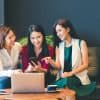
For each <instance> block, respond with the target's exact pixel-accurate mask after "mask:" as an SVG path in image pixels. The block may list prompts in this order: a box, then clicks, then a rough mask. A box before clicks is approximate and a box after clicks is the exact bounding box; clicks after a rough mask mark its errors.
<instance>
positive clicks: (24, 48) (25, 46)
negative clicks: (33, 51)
mask: <svg viewBox="0 0 100 100" xmlns="http://www.w3.org/2000/svg"><path fill="white" fill-rule="evenodd" d="M26 52H28V46H27V45H24V46H23V47H22V50H21V53H26Z"/></svg>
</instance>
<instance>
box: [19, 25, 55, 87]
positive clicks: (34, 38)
mask: <svg viewBox="0 0 100 100" xmlns="http://www.w3.org/2000/svg"><path fill="white" fill-rule="evenodd" d="M21 54H22V64H23V71H24V72H33V71H36V72H44V73H45V75H46V85H47V84H49V80H51V79H50V78H49V75H50V74H48V73H49V72H50V65H49V64H46V63H45V61H43V60H42V58H44V57H46V56H51V57H52V58H53V56H54V48H53V47H52V46H49V45H47V43H46V39H45V33H44V30H43V28H42V27H41V26H40V25H30V26H29V34H28V42H27V45H25V46H23V49H22V52H21ZM33 57H36V59H37V60H38V61H37V64H36V63H35V62H34V61H32V62H31V63H30V58H33ZM51 78H52V77H51ZM51 81H52V80H51Z"/></svg>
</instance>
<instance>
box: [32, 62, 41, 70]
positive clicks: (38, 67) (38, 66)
mask: <svg viewBox="0 0 100 100" xmlns="http://www.w3.org/2000/svg"><path fill="white" fill-rule="evenodd" d="M33 63H34V62H33ZM34 66H35V71H38V72H41V71H42V69H41V64H40V62H38V64H35V63H34Z"/></svg>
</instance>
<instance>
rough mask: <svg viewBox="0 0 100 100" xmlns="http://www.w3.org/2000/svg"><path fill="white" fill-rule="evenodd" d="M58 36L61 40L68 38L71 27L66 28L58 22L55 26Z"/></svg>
mask: <svg viewBox="0 0 100 100" xmlns="http://www.w3.org/2000/svg"><path fill="white" fill-rule="evenodd" d="M55 30H56V33H57V36H58V37H59V38H60V39H61V40H66V39H67V37H68V36H70V35H69V31H70V29H69V28H64V27H63V26H62V25H59V24H57V25H56V27H55Z"/></svg>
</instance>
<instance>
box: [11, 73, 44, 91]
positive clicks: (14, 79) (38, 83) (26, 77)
mask: <svg viewBox="0 0 100 100" xmlns="http://www.w3.org/2000/svg"><path fill="white" fill-rule="evenodd" d="M11 89H12V92H13V93H31V92H45V79H44V73H13V74H12V75H11Z"/></svg>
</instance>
